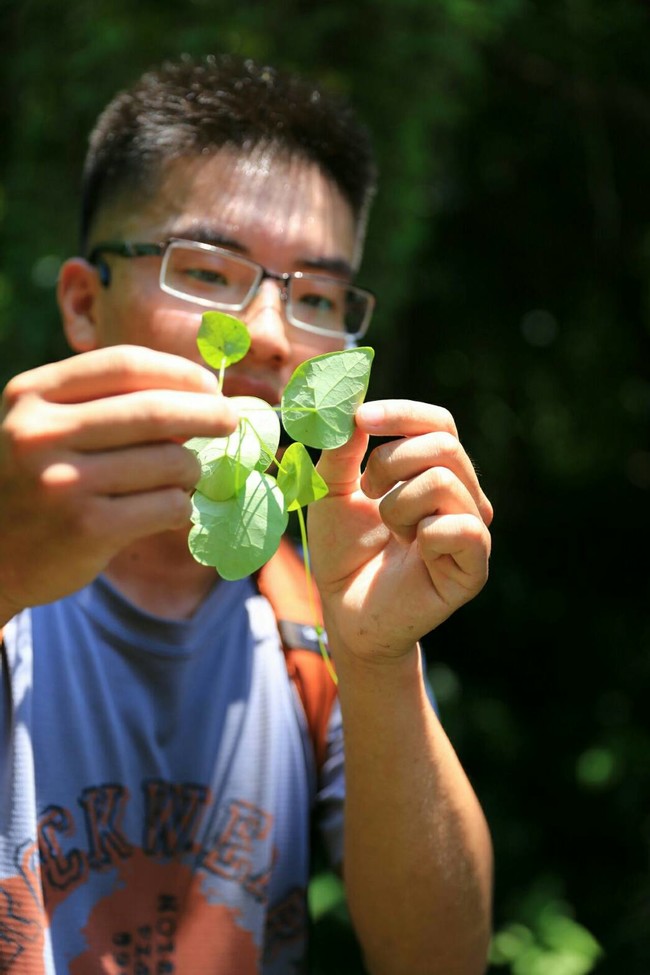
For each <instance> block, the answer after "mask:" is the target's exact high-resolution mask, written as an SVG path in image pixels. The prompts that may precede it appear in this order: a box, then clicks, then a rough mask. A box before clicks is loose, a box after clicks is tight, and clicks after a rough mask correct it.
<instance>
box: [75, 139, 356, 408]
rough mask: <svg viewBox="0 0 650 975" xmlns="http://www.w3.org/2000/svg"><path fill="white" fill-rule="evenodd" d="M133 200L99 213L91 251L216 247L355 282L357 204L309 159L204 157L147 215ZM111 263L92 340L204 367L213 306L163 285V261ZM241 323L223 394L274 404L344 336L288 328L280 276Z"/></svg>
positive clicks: (176, 174)
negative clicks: (202, 344) (238, 356)
mask: <svg viewBox="0 0 650 975" xmlns="http://www.w3.org/2000/svg"><path fill="white" fill-rule="evenodd" d="M132 204H133V201H131V206H130V208H129V207H127V206H117V207H116V208H115V209H114V210H112V211H110V212H106V213H104V214H103V215H102V216H100V218H99V220H98V224H97V227H96V228H95V231H94V234H93V241H92V242H91V244H92V243H96V242H97V241H99V240H102V241H106V240H121V241H124V240H126V241H131V242H158V241H164V240H167V239H168V238H170V237H181V238H187V239H193V240H201V241H204V242H206V243H216V244H219V245H220V246H223V247H226V248H228V249H231V250H232V251H233V252H234V253H236V254H239V255H243V256H245V257H248V258H250V259H251V260H253V261H256V262H258V263H259V264H261V265H263V266H264V267H265V268H266V269H268V270H269V271H272V272H275V273H283V272H286V271H314V270H316V271H317V272H319V273H327V274H333V275H334V276H341V277H342V278H344V279H347V278H349V276H350V275H351V272H352V265H353V261H354V258H355V251H356V243H357V241H356V225H355V220H354V216H353V213H352V210H351V207H350V206H349V204H348V203H347V202H346V200H345V199H344V197H343V196H342V195H341V193H340V191H339V190H338V189H337V188H336V186H335V185H334V184H333V183H332V182H331V181H330V180H328V179H327V178H326V177H325V176H324V175H323V173H322V172H321V171H320V169H319V168H318V167H317V166H316V165H315V164H313V163H310V162H308V161H305V160H303V159H286V158H285V157H281V158H279V157H277V156H269V155H268V154H267V155H266V156H265V155H264V154H263V153H256V154H253V155H251V156H247V157H243V158H242V157H240V156H238V155H237V154H235V153H234V152H232V151H227V150H222V151H221V152H219V153H218V154H216V155H214V156H210V157H207V158H205V159H203V158H200V157H199V158H196V157H194V158H191V159H186V160H178V161H176V162H174V163H173V164H172V165H171V166H170V167H169V169H168V170H167V172H166V173H165V175H164V177H163V178H162V180H161V182H160V186H159V188H158V191H157V192H156V194H155V198H153V199H152V200H151V201H148V202H147V203H146V204H145V205H144V206H143V207H142V209H140V210H137V209H136V208H135V207H133V205H132ZM107 263H109V265H110V268H111V283H110V285H109V287H107V288H101V289H99V291H98V293H97V297H96V300H95V303H94V306H93V318H94V339H93V344H94V345H96V346H97V347H101V346H107V345H116V344H122V343H128V344H135V345H144V346H148V347H150V348H153V349H157V350H160V351H164V352H172V353H175V354H177V355H181V356H184V357H186V358H188V359H192V360H194V361H197V362H200V361H201V357H200V355H199V352H198V349H197V347H196V334H197V330H198V327H199V324H200V320H201V314H202V312H203V311H204V310H205V309H202V308H201V307H200V306H198V305H192V304H190V303H188V302H187V301H184V300H182V299H180V298H174V297H172V296H170V295H167V294H165V293H164V292H163V291H162V290H161V289H160V287H159V283H158V281H159V272H160V263H161V258H160V257H154V256H152V257H138V258H130V259H125V258H122V257H115V256H108V257H107ZM346 269H347V270H346ZM93 273H95V272H93ZM238 317H240V318H241V319H242V320H243V321H244V322H245V323H246V325H247V326H248V328H249V331H250V336H251V348H250V351H249V352H248V354H247V356H246V357H245V359H244V360H242V361H241V362H240V363H237V364H236V365H234V366H232V367H231V368H229V369H228V370H227V372H226V381H225V386H224V392H225V393H226V394H227V395H254V396H259V397H261V398H263V399H266V400H267V401H269V402H271V403H277V402H279V400H280V397H281V394H282V390H283V389H284V386H285V385H286V383H287V381H288V379H289V377H290V376H291V373H292V372H293V370H294V369H295V368H296V367H297V366H298V365H299V364H300V363H301V362H303V361H304V360H305V359H307V358H309V357H311V356H314V355H319V354H320V353H322V352H329V351H334V350H336V349H340V348H342V347H343V343H342V340H339V339H338V338H332V337H323V336H319V335H315V334H312V333H310V332H307V331H303V330H300V329H298V328H296V327H295V326H293V325H290V324H289V323H288V322H287V320H286V317H285V311H284V303H283V301H282V300H281V297H280V290H279V285H278V283H277V282H275V281H273V280H269V279H267V280H264V281H263V282H262V285H261V287H260V289H259V291H258V293H257V295H256V296H255V297H254V298H253V300H252V302H251V304H250V305H249V306H248V308H246V309H245V310H244V311H243V312H240V313H238ZM72 344H73V347H74V341H73V342H72ZM86 347H87V346H86Z"/></svg>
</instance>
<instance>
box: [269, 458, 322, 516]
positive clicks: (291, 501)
mask: <svg viewBox="0 0 650 975" xmlns="http://www.w3.org/2000/svg"><path fill="white" fill-rule="evenodd" d="M278 487H279V488H280V490H281V491H282V493H283V494H284V498H285V501H286V504H287V511H295V510H296V508H302V507H304V506H305V505H307V504H310V503H311V502H312V501H318V499H319V498H324V497H325V495H326V494H327V484H326V483H325V481H324V480H323V478H322V477H321V476H320V474H319V473H318V471H317V470H316V468H315V467H314V465H313V462H312V459H311V457H310V456H309V454H308V453H307V450H306V448H305V447H304V446H303V445H302V444H301V443H292V444H290V445H289V446H288V447H287V449H286V450H285V452H284V455H283V457H282V461H281V463H280V467H279V469H278Z"/></svg>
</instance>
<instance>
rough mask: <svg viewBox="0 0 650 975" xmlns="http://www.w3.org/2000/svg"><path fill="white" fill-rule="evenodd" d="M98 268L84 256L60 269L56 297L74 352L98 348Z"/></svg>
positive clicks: (66, 333)
mask: <svg viewBox="0 0 650 975" xmlns="http://www.w3.org/2000/svg"><path fill="white" fill-rule="evenodd" d="M101 288H102V286H101V284H100V281H99V275H98V274H97V268H95V267H93V265H92V264H89V263H88V261H85V260H83V258H81V257H72V258H70V259H69V260H67V261H66V262H65V263H64V264H63V266H62V267H61V270H60V271H59V280H58V283H57V290H56V297H57V301H58V303H59V310H60V312H61V318H62V320H63V331H64V333H65V337H66V339H67V341H68V345H69V346H70V348H71V349H73V350H74V351H75V352H89V351H90V350H91V349H95V348H97V327H96V314H97V307H96V305H97V299H98V297H99V294H100V292H101Z"/></svg>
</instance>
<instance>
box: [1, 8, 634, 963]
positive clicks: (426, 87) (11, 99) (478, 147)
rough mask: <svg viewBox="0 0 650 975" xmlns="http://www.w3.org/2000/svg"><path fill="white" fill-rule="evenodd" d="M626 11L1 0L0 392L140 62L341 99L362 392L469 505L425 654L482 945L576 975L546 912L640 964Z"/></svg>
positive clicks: (43, 337)
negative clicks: (476, 821)
mask: <svg viewBox="0 0 650 975" xmlns="http://www.w3.org/2000/svg"><path fill="white" fill-rule="evenodd" d="M649 16H650V15H649V13H648V5H647V4H646V3H645V2H641V0H639V2H635V0H546V2H542V0H539V2H534V0H378V2H368V0H355V2H354V3H352V2H350V0H329V2H326V3H325V2H322V3H318V2H314V0H309V2H307V0H264V2H262V0H260V2H247V0H240V2H238V3H225V2H224V0H191V2H183V3H179V2H174V3H172V2H171V0H138V3H137V4H135V3H133V0H94V2H93V0H86V2H84V0H70V2H68V3H66V4H62V3H59V2H58V0H57V2H55V0H33V2H27V0H25V2H22V3H7V2H6V0H5V2H0V18H1V19H0V28H1V35H0V37H1V44H2V54H3V56H2V58H1V59H0V64H1V68H0V70H1V71H2V73H3V77H2V78H1V80H2V85H1V86H0V123H1V128H0V132H1V136H0V159H1V165H2V170H1V175H0V216H1V220H2V224H1V226H2V235H1V238H0V248H1V261H0V386H1V385H3V384H4V382H5V381H6V379H7V378H9V376H11V375H12V374H13V373H15V372H17V371H20V370H21V369H24V368H26V367H29V366H32V365H36V364H39V363H41V362H43V361H46V360H48V359H50V358H52V357H58V356H61V355H65V354H67V353H66V349H65V348H64V346H63V344H62V341H61V339H60V337H59V330H58V316H57V312H56V308H55V303H54V296H53V281H54V279H55V277H56V271H57V267H58V264H59V262H60V260H61V259H62V258H64V257H65V256H66V255H68V254H70V253H73V252H74V251H75V250H76V224H77V214H76V195H77V181H78V175H79V171H80V166H81V162H82V158H83V154H84V146H85V140H86V137H87V133H88V131H89V129H90V127H91V125H92V122H93V120H94V117H95V115H96V113H97V112H98V111H99V110H100V108H102V107H103V105H104V103H105V102H106V101H107V100H108V98H110V97H111V96H112V95H113V94H114V92H115V90H116V89H117V88H119V87H121V86H122V85H123V84H127V83H128V82H130V81H131V80H133V79H134V78H135V77H136V75H138V74H139V73H140V71H141V70H143V69H144V68H146V67H148V66H150V65H151V64H152V63H155V62H157V61H159V60H160V59H161V58H163V57H165V56H175V55H177V54H178V53H180V52H182V51H189V52H192V53H195V54H203V53H209V52H211V51H217V50H223V49H225V50H233V51H241V52H244V53H246V54H249V55H251V56H253V57H256V58H259V59H262V60H269V61H271V62H277V63H279V64H282V65H284V66H288V67H293V68H297V69H299V70H302V71H303V72H308V73H310V74H312V75H314V76H316V77H318V78H319V79H321V80H325V81H327V82H329V83H330V84H331V85H333V86H334V87H335V88H337V89H339V90H341V91H343V92H346V93H347V94H349V95H350V96H351V98H352V99H353V101H354V102H355V103H356V104H357V106H358V108H359V109H360V111H361V114H362V115H363V116H364V117H365V119H366V120H367V122H368V123H369V124H370V126H371V128H372V129H373V131H374V133H375V137H376V144H377V150H378V155H379V159H380V165H381V170H382V174H383V178H382V183H381V191H380V195H379V198H378V200H377V204H376V207H375V211H374V214H373V217H372V220H371V228H370V229H371V234H370V242H369V245H368V248H367V254H366V260H365V263H364V269H363V274H362V275H361V280H362V283H365V284H367V285H369V286H370V287H372V288H373V289H374V290H376V292H377V294H378V298H379V308H378V313H377V319H376V324H375V326H373V331H372V332H371V333H370V336H369V341H370V342H371V344H373V345H374V346H375V348H376V352H377V355H376V361H375V366H374V370H373V379H372V385H371V395H375V396H383V395H398V396H408V397H411V398H420V399H426V400H432V401H435V402H439V403H441V404H443V405H445V406H447V407H449V408H450V409H451V410H452V411H453V412H454V414H455V416H456V419H457V422H458V425H459V428H460V431H461V435H462V438H463V440H464V442H465V444H466V446H467V447H468V449H469V451H470V453H471V455H472V457H473V459H474V460H475V462H476V464H477V466H478V468H479V470H480V473H481V476H482V481H483V484H484V487H485V489H486V491H487V492H488V494H489V495H490V497H491V498H492V500H493V502H494V505H495V509H496V518H495V522H494V553H493V560H492V575H491V578H490V581H489V583H488V586H487V588H486V589H485V590H484V592H483V593H482V594H481V595H480V597H479V598H478V599H476V600H475V601H474V602H473V603H472V604H471V605H469V606H468V607H466V608H465V609H463V611H462V612H460V613H458V614H457V615H456V616H455V617H454V618H453V619H451V620H449V621H448V622H447V623H446V624H445V625H444V626H443V627H442V628H441V629H440V630H439V631H438V632H437V633H436V634H435V635H432V636H431V637H430V638H429V639H428V640H427V643H426V649H427V654H428V659H429V663H430V666H431V674H432V678H433V681H434V685H435V687H436V690H437V692H438V696H439V699H440V704H441V710H442V715H443V719H444V721H445V723H446V726H447V728H448V730H449V733H450V735H451V737H452V740H453V742H454V744H455V746H456V748H457V750H458V751H459V753H460V756H461V758H462V760H463V762H464V764H465V766H466V768H467V769H468V772H469V774H470V776H471V778H472V780H473V782H474V784H475V786H476V789H477V791H478V793H479V796H480V797H481V799H482V802H483V804H484V807H485V809H486V812H487V815H488V818H489V820H490V823H491V826H492V830H493V835H494V841H495V848H496V862H497V871H496V916H495V922H496V926H497V928H498V929H501V928H503V927H504V926H507V925H510V924H512V923H513V922H521V923H522V925H524V927H525V931H523V929H522V928H520V929H518V930H519V932H520V934H521V936H522V937H526V938H528V939H529V940H531V939H532V942H534V945H533V947H534V950H532V949H531V951H529V953H528V955H527V956H524V955H521V956H520V957H519V960H518V961H517V962H516V963H515V964H514V968H513V969H512V971H513V972H514V973H515V975H581V972H586V971H589V970H591V965H590V964H589V962H585V963H584V965H583V967H582V968H580V964H579V961H578V962H576V961H575V957H574V959H573V961H571V959H569V960H568V961H567V956H566V951H567V950H569V949H570V947H571V944H573V947H574V948H575V944H574V942H575V939H576V937H577V935H576V929H575V928H567V927H566V926H565V929H566V930H565V929H563V928H562V926H561V925H560V926H559V927H558V926H557V925H556V926H555V928H554V929H553V930H555V934H553V933H552V931H551V932H550V933H549V931H550V928H549V925H548V923H547V921H548V917H549V914H550V915H553V916H555V917H556V918H557V916H561V917H564V918H571V917H572V918H574V919H575V920H576V921H577V922H578V923H579V924H580V925H582V926H584V927H585V928H586V929H588V930H589V931H590V932H591V933H592V934H593V936H594V937H595V938H596V939H597V940H598V941H599V942H600V944H601V946H602V948H603V950H604V954H603V957H602V960H601V962H600V963H599V964H598V966H597V967H596V969H594V970H595V971H597V972H599V973H601V975H648V973H649V972H650V934H649V932H650V883H649V880H648V868H649V852H650V851H649V845H650V818H649V799H650V774H649V766H650V727H649V725H650V722H649V720H648V706H647V702H646V698H647V694H648V688H649V687H650V653H649V650H650V648H649V643H650V622H649V614H648V608H649V602H650V600H649V588H650V587H649V584H648V579H649V574H648V568H647V559H648V550H649V543H650V516H649V512H648V498H649V488H650V444H649V437H648V428H649V423H648V421H649V417H650V375H649V372H650V370H649V362H650V356H649V353H650V332H649V327H648V326H649V313H650V307H649V297H650V291H649V288H648V273H649V271H650V222H649V221H650V193H649V189H648V187H649V182H650V181H649V173H650V53H649V49H650V23H649ZM340 917H341V912H340V910H338V911H337V910H334V911H332V912H330V913H329V914H327V913H326V914H325V915H323V916H322V918H321V921H320V922H319V924H320V928H319V929H320V932H321V935H322V934H323V932H325V933H326V936H325V937H321V939H320V941H319V940H318V939H317V941H316V945H317V950H318V956H319V959H320V960H319V961H318V963H317V967H318V970H319V971H328V970H330V971H332V972H334V973H336V975H343V973H344V972H348V971H349V972H354V971H358V965H357V963H356V962H355V961H354V955H353V953H352V951H351V949H350V948H349V945H348V940H347V937H346V928H345V924H344V922H341V920H340ZM563 930H565V935H566V938H565V936H564V935H563V934H562V931H563ZM558 931H559V932H560V933H559V934H558ZM332 932H335V933H336V934H337V937H336V938H334V939H332V937H331V933H332ZM522 932H523V933H522ZM526 932H528V933H527V934H526ZM563 939H564V940H565V941H566V944H564V941H563ZM532 942H531V943H532ZM333 944H336V945H337V946H338V948H337V950H340V954H341V957H339V960H338V961H336V962H334V961H329V960H327V959H328V958H329V954H328V953H327V952H326V948H327V949H332V945H333ZM576 950H577V949H576ZM563 952H564V954H563ZM579 953H580V952H579V951H578V954H579ZM574 954H575V952H574ZM586 954H588V951H587V952H586ZM509 970H510V968H509V966H507V965H506V966H504V967H497V966H496V964H495V966H494V968H493V971H494V972H495V973H498V972H504V971H509Z"/></svg>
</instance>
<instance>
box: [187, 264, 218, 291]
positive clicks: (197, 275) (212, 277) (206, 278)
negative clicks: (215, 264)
mask: <svg viewBox="0 0 650 975" xmlns="http://www.w3.org/2000/svg"><path fill="white" fill-rule="evenodd" d="M185 276H186V277H188V278H193V279H194V280H195V281H201V282H202V283H203V284H219V285H223V286H224V287H225V286H226V285H227V284H228V279H227V278H226V277H224V275H223V274H222V273H221V271H214V270H212V269H211V268H204V267H188V268H187V270H186V271H185Z"/></svg>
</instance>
